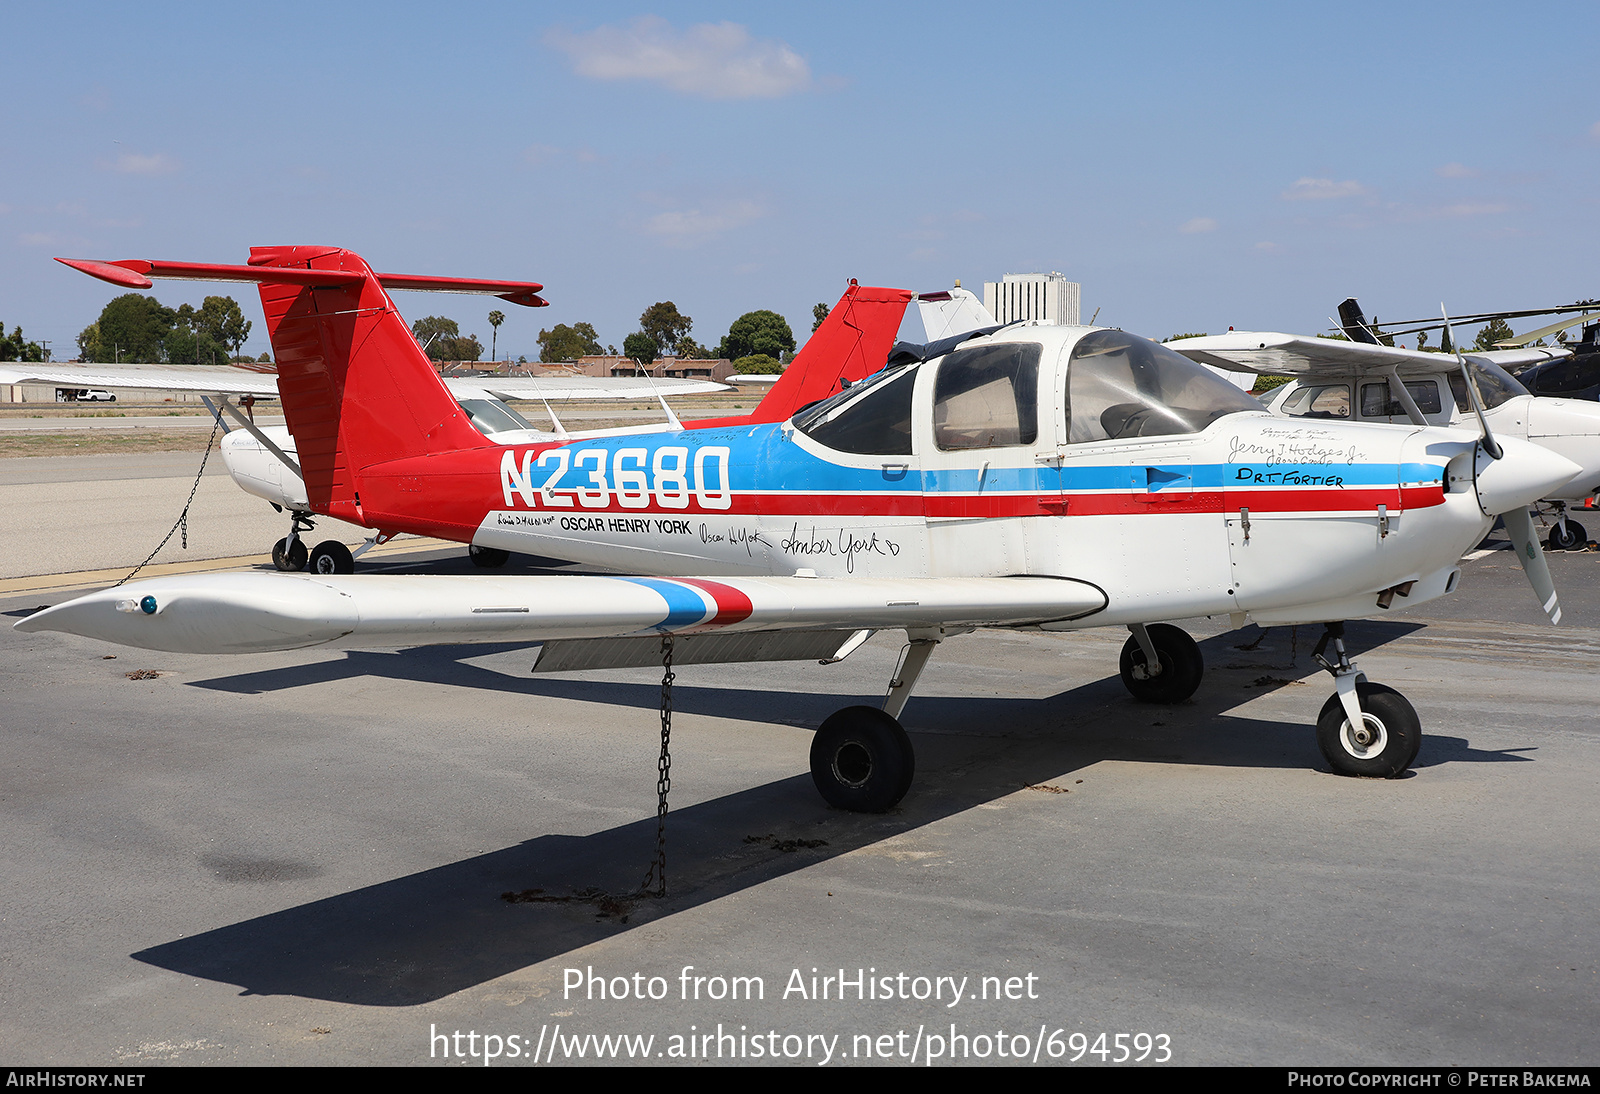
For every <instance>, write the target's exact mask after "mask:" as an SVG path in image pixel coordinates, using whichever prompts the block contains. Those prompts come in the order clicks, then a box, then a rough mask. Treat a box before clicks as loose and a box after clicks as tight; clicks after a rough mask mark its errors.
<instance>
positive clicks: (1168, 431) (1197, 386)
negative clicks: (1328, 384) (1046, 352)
mask: <svg viewBox="0 0 1600 1094" xmlns="http://www.w3.org/2000/svg"><path fill="white" fill-rule="evenodd" d="M1263 409H1265V408H1264V407H1262V405H1261V404H1260V403H1259V402H1257V401H1256V400H1255V399H1253V398H1252V397H1251V396H1249V395H1248V394H1246V393H1245V392H1243V391H1240V390H1239V389H1238V388H1236V387H1234V386H1233V385H1232V384H1230V383H1229V382H1228V381H1226V380H1224V379H1222V378H1221V377H1220V376H1218V375H1217V374H1216V373H1214V372H1211V371H1210V370H1209V369H1207V368H1206V367H1205V366H1204V365H1199V364H1196V363H1195V362H1193V361H1191V360H1189V359H1188V358H1187V357H1184V356H1183V355H1181V354H1179V353H1177V352H1175V351H1173V350H1170V349H1168V348H1167V347H1165V346H1161V345H1157V344H1156V343H1154V342H1151V341H1149V340H1148V339H1145V338H1136V337H1135V336H1133V335H1131V334H1125V333H1123V332H1122V331H1119V330H1097V331H1093V332H1091V333H1089V334H1086V335H1084V336H1083V337H1082V338H1080V339H1079V340H1078V344H1077V345H1076V346H1074V347H1073V349H1072V359H1071V363H1070V365H1069V366H1068V371H1067V417H1068V419H1069V420H1070V421H1071V423H1072V424H1071V429H1070V434H1069V435H1070V438H1071V441H1072V443H1074V444H1081V443H1085V442H1088V441H1106V440H1120V439H1124V438H1128V437H1163V436H1169V435H1172V434H1181V433H1198V432H1200V431H1201V430H1202V429H1204V428H1205V427H1206V426H1208V425H1210V424H1211V423H1212V422H1214V421H1216V420H1217V419H1218V418H1220V417H1222V416H1223V415H1224V414H1234V413H1237V412H1238V411H1241V410H1263Z"/></svg>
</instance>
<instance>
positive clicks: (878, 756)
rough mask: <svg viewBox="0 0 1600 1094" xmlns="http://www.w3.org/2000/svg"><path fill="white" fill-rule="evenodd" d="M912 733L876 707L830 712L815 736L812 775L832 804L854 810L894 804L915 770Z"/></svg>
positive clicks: (881, 809) (879, 808) (879, 809)
mask: <svg viewBox="0 0 1600 1094" xmlns="http://www.w3.org/2000/svg"><path fill="white" fill-rule="evenodd" d="M916 766H917V761H916V753H915V752H914V751H913V750H912V747H911V738H910V737H908V736H906V731H905V729H904V728H903V727H902V726H901V725H900V723H899V722H898V721H896V720H895V719H894V718H891V717H890V716H889V715H887V714H885V713H884V712H883V711H881V710H879V709H878V708H877V707H845V708H844V709H843V710H839V711H835V712H834V713H833V714H830V715H829V716H828V718H827V720H826V721H824V722H823V723H822V725H821V726H820V727H819V728H818V729H817V735H816V736H815V737H813V738H812V740H811V780H812V781H813V782H814V783H816V784H817V792H818V793H819V794H821V795H822V796H823V798H824V799H825V800H826V801H827V803H828V804H829V805H832V806H837V807H838V808H840V809H848V810H850V811H851V812H852V813H885V812H887V811H889V810H890V809H893V808H894V807H895V806H896V805H897V804H898V803H899V801H900V799H901V798H903V797H905V796H906V791H907V790H910V789H911V777H912V775H913V774H915V773H916Z"/></svg>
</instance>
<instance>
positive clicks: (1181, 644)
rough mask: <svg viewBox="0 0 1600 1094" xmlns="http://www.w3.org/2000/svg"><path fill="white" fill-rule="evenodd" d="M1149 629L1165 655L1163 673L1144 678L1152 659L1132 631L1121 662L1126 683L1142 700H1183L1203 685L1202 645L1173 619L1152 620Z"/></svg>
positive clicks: (1203, 662)
mask: <svg viewBox="0 0 1600 1094" xmlns="http://www.w3.org/2000/svg"><path fill="white" fill-rule="evenodd" d="M1145 630H1146V631H1147V632H1148V633H1149V635H1150V644H1151V645H1152V646H1154V647H1155V648H1156V656H1157V657H1159V658H1161V673H1160V675H1157V676H1143V677H1142V678H1141V673H1143V671H1144V669H1145V665H1146V664H1147V663H1148V659H1147V658H1146V657H1145V655H1144V647H1142V646H1140V645H1139V640H1138V639H1137V638H1135V637H1134V636H1133V635H1131V634H1130V635H1129V636H1128V641H1127V642H1126V643H1125V644H1124V645H1123V647H1122V657H1121V658H1120V659H1119V661H1118V665H1117V667H1118V670H1119V671H1120V672H1121V673H1122V684H1123V686H1124V687H1126V688H1127V689H1128V694H1130V695H1132V696H1133V697H1134V698H1135V699H1137V700H1139V701H1140V702H1141V703H1181V702H1183V701H1184V700H1185V699H1187V698H1189V696H1191V695H1193V694H1194V693H1195V691H1196V689H1198V688H1199V687H1200V680H1201V678H1202V677H1203V676H1205V674H1206V661H1205V657H1204V656H1203V655H1202V654H1201V653H1200V647H1199V646H1197V645H1195V641H1194V639H1193V638H1190V637H1189V634H1188V632H1187V631H1185V630H1183V629H1182V628H1180V627H1174V626H1173V625H1172V624H1171V623H1152V624H1150V625H1149V626H1148V627H1146V628H1145Z"/></svg>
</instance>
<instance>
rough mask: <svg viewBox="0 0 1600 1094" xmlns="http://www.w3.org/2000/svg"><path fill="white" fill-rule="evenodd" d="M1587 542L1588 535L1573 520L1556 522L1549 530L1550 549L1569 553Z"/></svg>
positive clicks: (1581, 526)
mask: <svg viewBox="0 0 1600 1094" xmlns="http://www.w3.org/2000/svg"><path fill="white" fill-rule="evenodd" d="M1588 542H1589V533H1587V532H1585V531H1584V530H1583V525H1581V524H1579V523H1578V522H1577V521H1575V520H1567V521H1557V522H1556V523H1555V525H1554V526H1553V527H1552V528H1551V529H1550V540H1549V544H1550V549H1551V550H1552V551H1571V550H1574V549H1576V548H1579V547H1582V546H1584V545H1585V544H1587V543H1588Z"/></svg>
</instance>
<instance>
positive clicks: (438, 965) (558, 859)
mask: <svg viewBox="0 0 1600 1094" xmlns="http://www.w3.org/2000/svg"><path fill="white" fill-rule="evenodd" d="M1419 626H1420V624H1411V623H1399V622H1395V623H1389V622H1382V623H1359V624H1352V625H1351V627H1350V630H1349V632H1348V634H1347V645H1348V646H1349V648H1350V649H1351V651H1352V653H1353V654H1359V653H1360V652H1362V651H1363V650H1366V649H1371V648H1372V647H1374V646H1378V645H1382V644H1384V643H1387V642H1390V641H1393V640H1394V639H1396V638H1399V637H1401V636H1403V635H1405V634H1407V633H1410V632H1411V631H1414V630H1416V629H1418V627H1419ZM1256 633H1257V632H1255V631H1254V630H1253V629H1252V630H1250V631H1246V632H1242V633H1241V632H1230V633H1227V634H1223V635H1218V636H1216V637H1214V638H1211V639H1208V640H1206V641H1205V642H1202V643H1201V648H1202V650H1204V652H1205V655H1206V660H1207V664H1208V665H1211V666H1213V668H1212V669H1211V670H1210V671H1209V672H1208V676H1207V680H1206V683H1205V684H1203V685H1202V687H1201V689H1200V691H1199V693H1198V694H1197V695H1196V697H1195V699H1194V700H1192V701H1190V702H1188V703H1185V704H1182V705H1179V706H1177V707H1153V706H1144V705H1140V704H1136V703H1134V702H1133V701H1132V700H1131V699H1129V698H1128V696H1127V694H1126V692H1125V691H1124V690H1123V688H1122V685H1121V682H1120V681H1119V680H1118V679H1117V678H1116V677H1115V676H1112V677H1107V678H1105V679H1101V680H1096V681H1094V682H1092V683H1087V684H1084V685H1081V686H1079V687H1076V688H1072V689H1070V690H1067V691H1064V692H1061V693H1059V694H1056V695H1053V696H1049V697H1047V698H1043V699H1005V698H998V699H997V698H993V697H982V698H948V697H934V698H922V699H920V700H919V699H917V698H913V699H912V701H911V704H910V706H908V707H907V710H906V723H907V728H908V730H909V731H910V732H911V735H912V738H913V740H914V741H915V744H916V747H917V781H916V783H915V784H914V785H913V787H912V791H911V793H910V794H909V795H908V796H907V798H906V799H905V801H904V802H902V803H901V805H900V806H899V807H898V808H896V809H895V810H894V811H892V812H890V813H888V814H884V815H879V816H867V815H859V814H851V813H845V812H840V811H837V810H831V809H829V808H828V807H827V806H826V805H824V804H823V802H822V801H821V799H820V798H819V797H818V795H817V793H816V791H815V789H814V788H813V786H812V785H811V779H810V776H809V775H808V774H800V775H796V776H794V777H792V778H787V779H780V780H778V781H776V782H771V783H767V784H766V785H763V786H756V787H751V788H750V789H748V790H744V791H740V792H738V793H735V794H729V795H725V796H723V797H720V798H717V799H714V800H711V801H707V802H703V803H700V804H696V805H691V806H687V807H685V808H680V809H674V810H673V811H672V812H671V814H670V815H669V818H668V836H667V839H668V852H667V853H668V871H669V873H668V877H669V879H670V884H671V889H670V894H669V896H668V897H666V898H665V899H662V900H654V899H640V898H637V897H632V896H629V895H628V894H633V893H636V892H637V887H638V885H639V879H640V877H641V875H642V874H643V871H644V867H645V865H646V864H647V862H648V861H649V859H650V857H651V856H652V854H653V850H654V841H655V827H656V826H655V821H654V818H653V817H650V818H647V819H642V820H639V821H636V822H634V823H631V824H626V825H622V826H619V827H616V828H611V829H607V830H605V831H602V832H596V833H594V834H592V835H586V836H567V835H558V834H551V835H544V836H538V837H535V838H533V839H530V840H527V841H525V842H523V843H521V844H518V845H516V846H513V847H507V848H503V849H501V850H498V851H492V852H489V853H487V854H484V855H479V856H476V857H473V858H470V859H464V860H462V861H460V862H455V863H450V864H448V865H446V866H441V867H438V868H436V869H432V870H426V871H423V872H421V873H416V874H412V875H409V876H406V877H401V878H396V879H394V880H392V881H387V882H383V883H380V884H377V885H371V886H367V887H365V888H362V889H357V890H355V891H353V892H349V893H343V894H340V895H338V896H333V897H328V898H326V899H323V900H318V901H314V902H312V903H309V904H303V905H300V906H298V907H293V908H287V909H284V910H283V911H280V912H274V913H271V914H269V915H265V916H260V917H258V918H255V919H250V920H247V921H245V922H242V923H237V924H233V925H231V926H226V927H221V928H218V929H216V930H212V931H208V932H206V933H204V934H200V935H195V936H191V937H188V938H183V939H179V940H176V941H173V942H168V943H165V944H163V945H159V946H154V947H152V948H150V949H146V950H142V951H140V952H138V953H135V954H133V955H132V956H133V957H134V958H136V959H137V960H140V961H144V962H147V963H149V964H151V965H155V966H158V967H160V968H165V969H170V970H172V971H174V972H179V973H182V974H184V975H188V976H197V977H204V978H207V979H211V980H216V981H220V982H224V983H234V984H239V985H241V986H242V987H243V988H244V992H245V994H254V995H295V996H303V997H307V998H314V999H325V1000H331V1001H337V1002H347V1003H355V1004H360V1005H368V1006H411V1005H416V1004H419V1003H424V1002H428V1001H431V1000H435V999H439V998H441V997H443V996H446V995H449V994H452V993H454V992H458V991H462V990H465V989H467V988H471V987H473V986H475V985H478V984H482V983H484V982H486V981H488V980H492V979H494V978H496V977H499V976H503V975H506V974H508V973H511V972H514V971H516V970H517V969H520V968H524V967H526V966H528V965H532V964H536V963H538V962H542V961H546V960H548V959H550V958H553V957H558V956H560V955H562V954H565V953H569V952H571V951H573V950H576V949H578V948H580V947H583V946H586V945H589V944H591V943H593V942H596V941H599V940H601V939H605V938H609V937H613V936H615V935H617V934H619V933H620V932H622V931H625V930H629V929H632V927H635V926H638V925H640V924H641V923H645V922H650V921H653V920H656V919H660V918H663V917H665V916H669V915H672V914H675V913H677V912H680V911H685V910H687V909H691V908H695V907H698V906H701V905H704V904H707V903H709V902H711V901H714V900H717V899H719V898H721V897H724V896H728V895H730V894H734V893H738V892H741V891H744V890H746V889H750V888H753V887H755V886H758V885H760V884H761V883H762V882H765V881H768V880H771V879H773V878H777V877H782V876H784V875H787V874H790V873H792V872H795V871H798V870H802V869H805V868H807V867H811V866H815V865H817V864H819V863H822V862H825V861H827V860H828V859H830V858H833V857H835V856H838V855H843V854H846V853H848V852H850V851H854V850H858V849H860V848H863V847H867V846H870V845H872V844H875V843H878V842H881V841H883V840H887V839H890V838H893V837H895V836H898V835H901V834H903V833H906V832H910V831H913V830H915V829H917V828H920V827H922V826H924V825H927V824H930V823H932V822H934V821H937V820H940V819H943V818H946V817H950V816H952V815H954V814H957V813H961V812H963V811H965V810H968V809H971V808H974V807H975V806H978V805H982V804H985V803H988V802H992V801H995V800H997V799H1000V798H1003V797H1005V796H1007V795H1010V794H1012V793H1015V792H1017V791H1018V790H1021V789H1023V788H1025V787H1038V786H1040V784H1046V783H1048V781H1049V780H1057V781H1058V783H1060V782H1064V783H1066V784H1067V785H1057V786H1055V787H1054V789H1055V790H1057V791H1061V790H1066V791H1069V792H1070V789H1071V783H1070V780H1065V779H1063V778H1062V777H1063V775H1064V774H1067V773H1071V772H1074V771H1077V770H1080V769H1082V768H1084V767H1087V766H1089V765H1091V764H1094V763H1096V762H1099V761H1102V760H1129V761H1135V762H1153V763H1189V764H1196V763H1198V764H1216V765H1226V766H1238V767H1285V768H1305V767H1315V768H1319V769H1323V770H1325V769H1326V768H1325V765H1324V764H1323V761H1322V758H1321V756H1320V755H1319V754H1318V752H1317V747H1316V742H1315V736H1314V731H1313V728H1312V726H1311V725H1310V718H1311V716H1313V715H1310V714H1308V717H1307V719H1306V721H1305V722H1296V723H1286V722H1275V721H1266V720H1256V719H1248V718H1239V717H1227V716H1225V712H1226V711H1228V710H1231V709H1232V708H1234V707H1236V706H1238V705H1239V704H1240V703H1242V702H1244V701H1246V700H1247V699H1248V698H1250V697H1252V696H1254V695H1259V694H1261V690H1262V689H1266V688H1272V687H1279V686H1285V685H1286V683H1287V681H1286V680H1285V679H1284V678H1282V677H1276V676H1272V675H1271V672H1272V670H1274V669H1276V670H1279V671H1282V670H1284V669H1287V668H1288V667H1289V666H1288V664H1287V657H1286V653H1287V651H1286V649H1285V648H1284V644H1283V643H1281V642H1280V643H1278V644H1276V645H1275V646H1272V647H1265V646H1263V647H1262V648H1258V649H1257V650H1253V651H1247V650H1241V649H1240V648H1239V647H1240V646H1241V645H1245V644H1247V643H1248V639H1249V638H1250V637H1253V636H1254V635H1255V634H1256ZM1301 638H1302V643H1301V648H1300V653H1299V658H1300V659H1299V662H1298V664H1299V665H1300V666H1301V668H1300V669H1299V670H1297V671H1295V673H1294V675H1295V676H1301V675H1304V671H1303V670H1304V668H1305V667H1307V666H1308V665H1309V653H1310V650H1309V645H1310V643H1307V642H1305V641H1304V635H1302V636H1301ZM499 648H501V649H506V648H515V647H499ZM486 652H490V651H489V650H488V649H486V647H483V646H473V647H451V648H445V647H427V648H418V649H411V650H405V651H401V652H400V653H396V654H389V653H379V654H368V653H355V654H351V655H350V656H349V657H347V658H346V659H345V660H343V661H330V662H322V663H319V664H315V665H308V666H296V667H288V668H283V669H275V670H271V671H268V672H257V673H248V674H243V675H241V676H234V677H225V678H220V679H215V680H210V681H205V682H202V683H200V684H198V686H205V687H211V688H217V689H220V690H230V691H241V692H245V691H248V692H256V691H266V690H276V689H278V688H292V687H300V686H304V685H306V684H311V683H316V682H318V681H322V680H328V679H333V678H343V677H348V676H355V675H380V676H394V677H403V678H405V679H408V680H425V681H436V682H438V683H442V684H448V685H452V686H457V687H462V686H465V687H480V688H493V689H496V690H500V691H507V692H521V693H529V694H540V695H546V696H559V697H566V698H572V699H579V700H585V701H590V702H602V703H609V704H613V705H617V706H624V707H635V708H638V709H640V710H641V711H645V710H648V711H651V712H653V711H654V710H655V709H656V707H657V704H658V702H659V698H660V688H659V685H656V684H648V685H646V684H636V683H630V682H617V681H609V680H608V681H586V680H574V679H570V678H567V679H559V678H550V677H545V678H538V679H518V678H514V677H509V676H506V675H504V674H503V673H499V672H494V671H491V670H488V669H482V668H479V667H477V666H473V665H468V664H463V663H462V662H461V660H460V658H464V657H472V656H480V655H482V654H484V653H486ZM1402 683H1403V682H1402ZM1247 689H1249V690H1247ZM1306 690H1307V692H1310V691H1311V689H1310V688H1309V687H1308V688H1307V689H1306ZM1322 690H1324V689H1321V688H1319V689H1318V691H1319V692H1320V691H1322ZM1325 690H1326V691H1328V693H1330V694H1331V691H1332V689H1331V687H1330V688H1327V689H1325ZM1321 698H1322V697H1321V696H1319V695H1317V694H1308V695H1307V699H1308V700H1312V703H1310V704H1308V705H1309V706H1314V708H1317V709H1320V706H1321ZM841 700H843V701H844V702H848V699H844V697H841V696H838V695H822V696H817V695H811V694H807V693H801V692H793V693H788V694H774V693H771V692H762V691H748V690H740V689H723V688H702V687H686V686H684V685H682V684H679V685H678V686H677V687H675V688H674V708H675V709H676V710H677V711H679V712H681V713H689V714H700V715H709V716H715V717H722V718H737V719H751V720H763V719H764V718H766V717H770V714H771V711H772V710H774V709H781V710H783V711H784V712H785V713H786V714H788V715H790V716H791V717H793V718H796V719H808V720H809V724H816V723H817V722H820V721H821V719H822V718H823V717H825V716H826V715H827V714H828V713H830V712H831V711H832V710H834V709H836V708H837V707H838V706H840V705H842V703H841ZM869 701H875V700H869ZM1423 758H1424V761H1425V762H1426V763H1428V764H1438V763H1451V762H1462V761H1471V762H1504V761H1511V760H1525V757H1521V756H1516V755H1512V754H1510V753H1507V752H1484V751H1477V750H1473V749H1472V748H1470V746H1468V744H1467V742H1466V741H1465V740H1462V739H1460V738H1455V737H1441V736H1439V735H1437V734H1430V735H1428V736H1427V737H1426V738H1425V741H1424V751H1423ZM1330 777H1331V776H1330ZM644 798H645V795H644V794H643V793H641V803H640V804H641V810H642V809H643V808H644V807H645V805H646V802H645V800H644ZM1020 819H1021V818H1019V820H1020ZM769 836H773V837H776V838H775V839H772V838H766V837H769ZM749 837H757V838H756V839H754V840H752V839H750V838H749ZM817 840H820V841H825V842H824V843H822V844H821V845H818V846H810V847H808V846H805V845H804V844H803V843H788V844H784V843H783V842H782V841H805V842H810V841H817ZM529 890H538V891H539V892H538V894H537V895H539V896H543V897H546V898H548V897H556V898H564V897H565V898H573V899H570V900H568V901H567V902H559V903H512V902H508V901H507V900H504V899H502V894H507V893H525V892H528V891H529Z"/></svg>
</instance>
